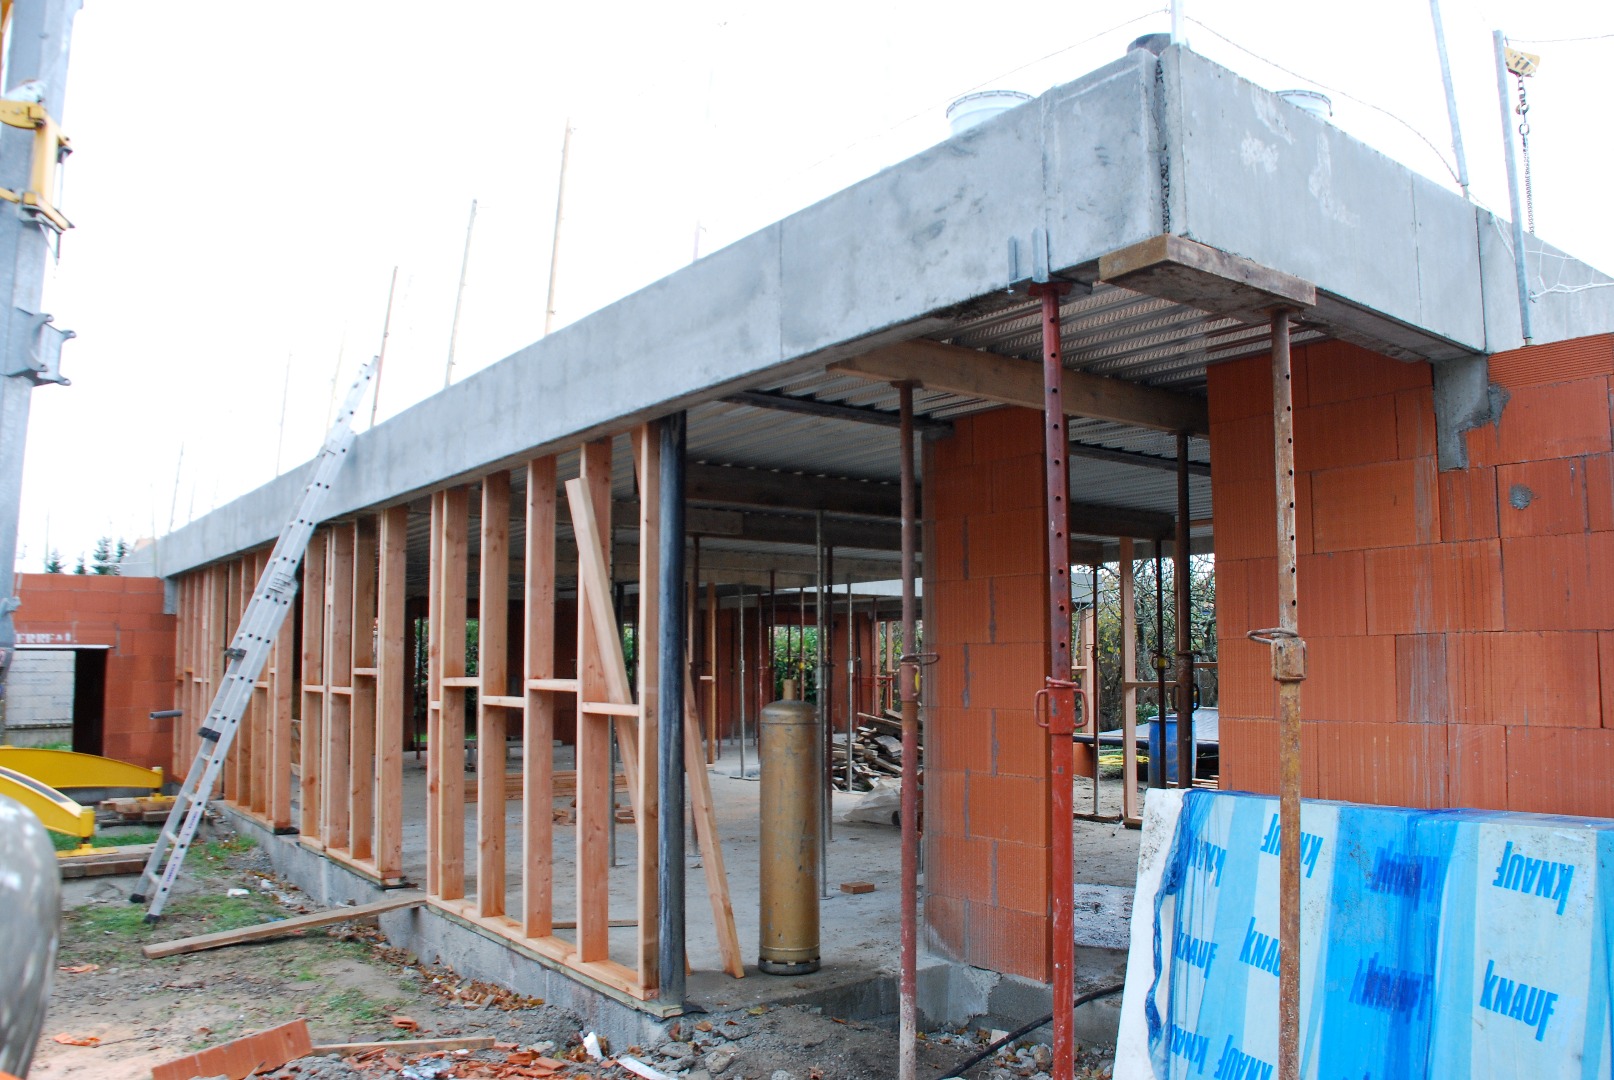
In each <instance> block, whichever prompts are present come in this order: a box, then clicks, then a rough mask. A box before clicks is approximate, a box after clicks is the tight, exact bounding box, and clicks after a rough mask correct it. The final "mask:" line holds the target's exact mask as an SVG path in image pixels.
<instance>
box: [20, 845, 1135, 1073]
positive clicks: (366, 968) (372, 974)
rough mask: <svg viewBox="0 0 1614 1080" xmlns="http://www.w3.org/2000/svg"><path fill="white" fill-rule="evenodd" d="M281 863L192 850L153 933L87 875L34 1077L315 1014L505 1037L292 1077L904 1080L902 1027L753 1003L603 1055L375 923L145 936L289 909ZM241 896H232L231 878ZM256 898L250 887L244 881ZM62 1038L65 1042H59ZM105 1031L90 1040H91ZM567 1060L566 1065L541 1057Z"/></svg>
mask: <svg viewBox="0 0 1614 1080" xmlns="http://www.w3.org/2000/svg"><path fill="white" fill-rule="evenodd" d="M267 866H268V864H267V860H266V859H264V858H263V856H262V855H261V854H260V853H258V852H257V851H256V850H255V849H253V848H252V847H251V846H250V844H248V843H246V842H244V841H236V840H233V839H230V838H228V837H226V838H223V839H219V840H214V841H212V842H210V843H206V844H200V845H198V846H197V847H196V848H193V849H192V853H191V856H190V859H189V861H188V862H187V866H186V874H185V876H184V878H183V879H182V881H183V883H184V888H183V891H182V893H181V894H180V895H177V896H176V898H175V899H174V901H173V902H172V903H171V904H170V905H169V907H168V910H167V912H166V913H165V915H164V918H163V920H162V922H161V923H160V924H159V925H158V926H157V927H155V928H150V927H147V926H146V925H145V923H144V920H143V917H142V916H143V910H142V909H141V908H140V907H137V906H135V905H132V904H130V903H128V901H127V894H128V891H129V888H130V887H131V886H132V884H133V878H116V879H109V878H102V879H88V880H87V881H83V882H78V883H69V884H71V885H73V887H72V888H71V889H69V891H68V896H67V900H66V904H65V906H67V908H68V910H66V911H65V912H64V915H63V924H62V946H61V952H60V954H59V957H58V965H59V971H58V973H57V975H56V980H55V985H54V987H53V990H52V995H51V1006H50V1011H49V1014H48V1016H47V1018H46V1027H45V1031H44V1033H43V1035H42V1037H41V1039H40V1043H39V1049H38V1052H37V1053H36V1055H35V1058H34V1064H33V1069H32V1072H31V1073H30V1075H31V1076H33V1077H36V1078H44V1080H52V1078H57V1077H61V1078H68V1077H71V1078H73V1080H132V1078H137V1077H145V1076H149V1075H150V1070H151V1068H152V1067H153V1066H154V1065H157V1064H159V1063H161V1062H164V1061H168V1060H171V1059H173V1058H176V1057H180V1056H182V1055H185V1054H189V1053H193V1052H195V1051H197V1050H201V1049H205V1048H207V1047H209V1046H214V1045H218V1044H220V1043H223V1042H227V1041H229V1040H231V1039H235V1038H238V1037H240V1036H243V1035H246V1034H249V1033H251V1032H254V1031H259V1030H263V1029H265V1028H268V1027H272V1026H275V1025H277V1024H282V1023H285V1022H287V1021H289V1020H292V1019H295V1018H298V1017H302V1018H303V1019H306V1020H307V1021H308V1025H309V1027H310V1029H311V1031H312V1034H313V1039H314V1042H315V1044H316V1045H318V1044H320V1043H334V1042H356V1041H365V1040H382V1039H401V1038H427V1037H450V1036H458V1035H465V1036H492V1037H493V1038H494V1039H496V1040H497V1048H496V1049H493V1050H486V1051H476V1052H470V1053H466V1052H463V1051H461V1052H458V1053H444V1052H439V1053H429V1054H416V1055H406V1054H393V1053H376V1054H372V1055H369V1056H366V1057H363V1058H355V1057H348V1058H346V1059H344V1058H341V1057H339V1056H325V1057H311V1058H302V1059H299V1060H298V1061H295V1062H293V1063H291V1064H290V1065H288V1066H287V1067H286V1068H284V1069H282V1070H280V1071H279V1072H276V1073H273V1074H271V1075H272V1076H275V1077H280V1078H294V1077H295V1078H298V1080H367V1078H373V1077H383V1076H398V1077H409V1078H417V1080H418V1078H424V1077H473V1078H474V1077H489V1078H501V1077H528V1076H538V1077H543V1076H551V1075H553V1076H564V1077H572V1076H577V1077H583V1076H610V1077H627V1076H629V1075H631V1074H630V1073H629V1071H628V1070H626V1069H624V1068H623V1067H622V1066H621V1065H619V1064H617V1063H616V1060H615V1058H614V1057H613V1056H612V1055H631V1056H633V1057H635V1058H637V1059H638V1060H639V1061H642V1062H644V1063H646V1064H648V1065H650V1066H651V1067H653V1068H654V1069H657V1070H660V1071H661V1072H663V1073H665V1074H668V1075H672V1076H683V1077H687V1078H688V1080H709V1078H710V1077H722V1078H723V1080H738V1078H744V1080H786V1078H787V1077H788V1078H792V1080H828V1078H841V1077H854V1078H855V1077H870V1078H874V1077H891V1076H895V1075H896V1073H897V1058H896V1055H897V1039H896V1036H895V1034H894V1033H893V1032H892V1031H890V1030H887V1029H885V1028H882V1027H880V1026H878V1025H871V1024H862V1023H857V1022H848V1021H844V1020H841V1019H838V1018H835V1017H831V1016H825V1015H823V1014H821V1013H819V1012H817V1011H815V1010H813V1009H809V1008H803V1007H789V1008H769V1007H762V1006H759V1007H754V1008H750V1009H741V1010H736V1011H734V1012H714V1013H712V1014H710V1015H704V1016H699V1015H697V1016H688V1017H685V1018H684V1019H683V1020H682V1021H681V1022H680V1023H679V1024H678V1025H677V1027H676V1028H674V1029H673V1031H672V1032H671V1037H670V1038H669V1039H667V1040H665V1041H663V1042H662V1043H661V1044H660V1045H657V1046H648V1047H606V1048H604V1050H605V1054H606V1058H605V1060H603V1061H602V1060H594V1059H591V1058H590V1057H589V1055H588V1053H587V1051H586V1050H585V1049H584V1047H583V1045H582V1042H583V1035H584V1033H583V1032H581V1031H580V1030H579V1027H578V1022H577V1020H576V1019H575V1018H573V1017H571V1016H569V1015H567V1014H566V1013H564V1012H562V1011H561V1010H559V1009H556V1008H553V1007H551V1006H548V1005H545V1004H544V1003H542V1002H540V1001H537V1000H535V999H523V998H518V997H516V996H514V995H512V994H510V993H508V992H507V991H504V990H502V989H499V988H497V987H492V986H489V985H487V984H483V983H476V982H473V981H469V980H463V979H461V978H459V977H458V976H456V975H455V974H454V973H453V972H452V971H450V970H448V969H446V968H440V967H427V966H423V965H421V964H420V963H419V962H418V961H417V960H416V958H415V957H413V956H411V955H409V954H407V953H405V952H403V951H402V950H399V949H396V948H394V947H392V946H390V945H389V944H388V943H387V942H386V941H385V940H383V939H382V938H381V937H380V935H379V932H378V931H377V930H376V929H375V928H374V927H373V926H368V927H366V926H361V925H348V926H341V927H334V928H331V929H329V930H316V931H309V932H306V933H304V934H303V935H301V936H297V937H290V938H284V939H280V940H276V941H269V942H262V943H257V944H248V945H238V946H234V947H231V948H225V949H218V950H214V951H210V952H203V953H197V954H194V955H191V956H178V957H171V958H166V959H161V960H147V959H145V958H144V957H143V956H142V954H141V952H140V947H141V946H142V945H143V944H145V943H146V942H148V941H153V940H167V939H172V938H179V937H187V936H190V935H193V934H199V933H208V932H212V931H216V930H223V929H228V928H232V927H237V926H245V925H252V924H255V923H259V922H264V921H268V920H270V919H275V918H284V917H286V916H288V915H291V914H297V913H298V912H299V911H300V910H305V909H306V905H305V904H304V903H303V902H302V897H301V894H300V893H299V892H297V890H296V889H295V888H293V887H291V886H289V885H286V884H284V883H282V882H279V881H277V880H275V879H274V877H273V876H272V875H271V874H270V873H269V872H268V869H267ZM232 889H234V890H237V893H238V894H237V895H235V896H231V895H229V893H230V890H232ZM243 890H244V891H245V895H240V894H239V893H240V892H241V891H243ZM59 1040H65V1041H59ZM985 1041H986V1033H985V1032H975V1031H965V1032H951V1031H942V1032H928V1033H926V1035H925V1038H924V1039H923V1041H922V1042H921V1043H920V1047H919V1070H918V1071H919V1075H920V1077H921V1078H923V1080H932V1078H936V1077H944V1076H950V1075H953V1073H952V1069H953V1068H955V1067H956V1066H957V1065H959V1064H960V1063H962V1062H963V1061H964V1060H965V1059H967V1058H968V1057H970V1056H972V1054H973V1053H974V1052H975V1051H976V1050H977V1049H979V1048H980V1047H981V1046H982V1045H983V1043H984V1042H985ZM81 1043H90V1045H79V1044H81ZM1109 1057H1110V1050H1109V1048H1107V1047H1097V1048H1086V1049H1084V1053H1083V1054H1082V1056H1081V1058H1080V1059H1079V1062H1078V1068H1077V1076H1078V1077H1090V1078H1095V1080H1097V1078H1107V1077H1108V1076H1109V1075H1110V1073H1109V1068H1108V1065H1109V1062H1108V1058H1109ZM540 1059H547V1060H550V1061H554V1062H557V1063H559V1064H560V1067H559V1068H557V1069H555V1070H554V1071H547V1070H548V1069H549V1067H548V1066H545V1065H542V1064H539V1063H538V1062H539V1061H540ZM1048 1061H1049V1055H1048V1052H1047V1050H1046V1048H1045V1047H1043V1046H1040V1045H1038V1044H1035V1043H1031V1042H1022V1043H1019V1044H1016V1046H1015V1047H1013V1048H1011V1049H1006V1050H1004V1051H1001V1052H999V1053H998V1054H997V1055H995V1057H994V1058H993V1059H992V1060H990V1061H987V1062H983V1063H981V1064H980V1065H978V1066H976V1067H975V1068H973V1069H972V1070H971V1071H970V1073H969V1075H970V1076H972V1077H977V1078H981V1077H989V1078H992V1080H1008V1078H1009V1077H1019V1076H1026V1077H1031V1076H1037V1075H1039V1074H1044V1073H1046V1070H1047V1066H1048Z"/></svg>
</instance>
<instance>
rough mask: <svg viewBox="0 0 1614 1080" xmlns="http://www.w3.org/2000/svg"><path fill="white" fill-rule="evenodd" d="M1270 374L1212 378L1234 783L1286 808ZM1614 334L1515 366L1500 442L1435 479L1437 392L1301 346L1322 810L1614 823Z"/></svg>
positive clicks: (1482, 443)
mask: <svg viewBox="0 0 1614 1080" xmlns="http://www.w3.org/2000/svg"><path fill="white" fill-rule="evenodd" d="M1268 372H1269V367H1268V364H1267V361H1266V359H1265V358H1256V359H1252V360H1246V361H1239V362H1237V363H1233V364H1227V365H1222V366H1219V367H1215V368H1212V369H1211V372H1210V410H1211V459H1212V484H1213V486H1214V487H1213V489H1214V495H1215V506H1216V523H1217V530H1216V554H1217V576H1218V588H1217V634H1218V637H1219V639H1220V650H1221V654H1220V660H1221V710H1222V742H1223V747H1222V783H1223V786H1224V787H1237V788H1246V789H1251V790H1257V791H1272V790H1275V788H1276V784H1277V763H1276V750H1275V745H1274V725H1273V721H1272V719H1271V717H1272V705H1273V691H1272V682H1271V677H1270V666H1269V660H1268V654H1267V650H1266V648H1265V647H1264V646H1258V645H1255V644H1253V643H1251V642H1249V641H1247V640H1246V639H1245V636H1244V635H1245V631H1247V630H1249V629H1252V628H1259V627H1264V626H1269V625H1272V624H1273V623H1274V622H1275V621H1276V604H1277V600H1276V584H1275V573H1276V568H1275V561H1274V553H1275V550H1276V540H1275V532H1276V529H1275V526H1274V518H1273V494H1272V480H1271V469H1272V404H1271V386H1270V376H1269V374H1268ZM1611 376H1614V337H1611V336H1607V335H1604V336H1599V337H1592V338H1582V339H1579V340H1576V341H1570V342H1562V343H1558V344H1555V345H1550V346H1541V347H1535V348H1529V349H1522V350H1519V351H1517V352H1512V353H1504V354H1499V355H1497V356H1495V357H1493V358H1492V359H1491V379H1492V381H1494V382H1496V383H1498V384H1499V385H1501V386H1503V387H1504V388H1506V389H1507V391H1508V392H1509V393H1510V394H1511V399H1510V400H1509V402H1508V404H1507V406H1506V407H1505V408H1504V410H1503V413H1502V419H1501V422H1500V423H1499V424H1497V425H1489V426H1486V427H1484V428H1481V429H1479V430H1476V431H1473V432H1470V433H1468V435H1467V441H1468V451H1469V461H1470V465H1469V467H1468V468H1467V469H1463V470H1454V471H1451V472H1445V473H1441V472H1438V471H1437V468H1436V461H1435V448H1434V431H1435V424H1434V411H1433V403H1432V395H1431V373H1430V368H1429V366H1428V365H1427V364H1403V363H1399V362H1397V361H1394V360H1390V359H1386V358H1384V357H1381V356H1377V355H1375V354H1373V353H1369V352H1366V351H1365V350H1362V349H1357V348H1355V347H1353V346H1350V345H1345V344H1342V343H1338V342H1328V343H1322V344H1316V345H1310V346H1306V347H1304V348H1300V349H1297V350H1295V376H1294V400H1295V453H1296V468H1297V473H1298V476H1297V494H1298V502H1299V505H1298V507H1297V510H1298V517H1299V530H1298V534H1297V542H1298V544H1299V550H1300V567H1299V574H1300V629H1301V632H1302V633H1303V634H1304V636H1305V637H1306V640H1307V642H1308V646H1309V658H1310V678H1308V679H1307V680H1306V683H1305V685H1304V691H1303V705H1302V711H1303V713H1304V715H1305V718H1306V726H1305V734H1304V739H1303V747H1302V752H1303V764H1302V768H1303V776H1304V789H1305V794H1307V795H1308V796H1316V797H1321V798H1331V799H1346V800H1351V801H1358V802H1374V803H1389V804H1402V805H1409V806H1430V807H1460V806H1473V807H1484V808H1489V809H1505V810H1529V811H1550V812H1555V813H1568V814H1586V815H1597V816H1614V785H1611V784H1609V783H1608V782H1607V780H1606V777H1607V776H1608V775H1609V774H1610V772H1611V770H1614V691H1611V690H1610V687H1614V455H1611V453H1610V451H1611V442H1610V406H1609V400H1610V391H1611V386H1610V381H1611V379H1610V377H1611Z"/></svg>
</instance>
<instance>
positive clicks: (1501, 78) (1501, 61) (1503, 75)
mask: <svg viewBox="0 0 1614 1080" xmlns="http://www.w3.org/2000/svg"><path fill="white" fill-rule="evenodd" d="M1491 45H1492V48H1493V50H1494V51H1495V53H1496V97H1497V101H1498V102H1499V103H1500V104H1501V106H1502V156H1503V158H1505V159H1506V161H1507V166H1508V204H1509V208H1510V210H1511V211H1512V214H1513V278H1514V281H1516V282H1517V283H1518V288H1519V334H1520V336H1521V337H1523V338H1524V343H1525V344H1526V345H1528V344H1530V342H1531V340H1532V338H1533V337H1534V335H1533V334H1532V333H1531V331H1530V283H1529V280H1528V277H1527V274H1526V272H1525V265H1524V217H1523V213H1524V211H1523V209H1522V208H1521V207H1520V205H1519V164H1518V162H1517V161H1516V160H1514V157H1513V117H1512V114H1510V113H1509V112H1508V62H1507V38H1506V37H1505V36H1504V35H1503V33H1502V31H1500V30H1496V31H1493V32H1492V34H1491ZM1275 325H1276V323H1274V326H1275ZM1285 325H1288V324H1287V322H1285ZM1274 348H1276V346H1274Z"/></svg>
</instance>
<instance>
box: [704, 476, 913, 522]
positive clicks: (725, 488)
mask: <svg viewBox="0 0 1614 1080" xmlns="http://www.w3.org/2000/svg"><path fill="white" fill-rule="evenodd" d="M685 494H686V496H687V497H688V498H689V500H690V501H691V502H697V503H707V504H711V505H717V506H756V507H765V508H771V509H779V510H798V511H801V510H822V511H824V512H825V513H830V514H843V515H846V516H849V517H874V518H900V517H901V516H902V496H901V491H900V489H899V488H898V486H897V485H896V484H886V483H881V482H880V481H877V480H850V479H846V478H844V477H838V476H814V475H812V474H810V473H792V472H784V471H775V470H772V469H748V468H744V467H742V466H737V465H712V464H709V463H702V464H696V463H693V462H692V463H690V465H689V466H688V472H687V486H686V487H685Z"/></svg>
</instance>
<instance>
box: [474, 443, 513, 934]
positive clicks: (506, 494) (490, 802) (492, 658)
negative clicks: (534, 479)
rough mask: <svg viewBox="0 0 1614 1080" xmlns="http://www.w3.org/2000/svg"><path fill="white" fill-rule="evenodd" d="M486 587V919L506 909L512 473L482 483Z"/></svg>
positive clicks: (481, 873)
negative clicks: (496, 699) (499, 701)
mask: <svg viewBox="0 0 1614 1080" xmlns="http://www.w3.org/2000/svg"><path fill="white" fill-rule="evenodd" d="M481 539H482V550H481V574H482V576H481V582H480V592H479V599H478V608H477V610H478V612H479V616H478V627H477V660H476V670H477V674H478V675H480V676H481V687H480V692H479V693H478V694H477V715H476V745H477V753H476V764H477V769H476V788H477V800H478V802H477V815H476V818H477V820H476V849H477V853H476V907H477V914H478V915H480V916H482V917H483V918H491V917H493V916H495V915H503V914H504V908H505V899H504V893H505V826H504V771H505V739H506V736H507V732H508V727H507V725H508V722H509V721H508V715H509V714H508V713H506V712H505V710H504V709H503V708H502V707H498V706H494V705H490V704H489V702H488V694H489V693H494V694H503V693H504V692H505V690H506V689H507V688H508V687H507V684H508V682H509V678H508V675H509V670H508V664H507V659H506V658H507V656H508V648H509V640H508V638H509V632H508V631H509V628H508V619H509V604H510V474H509V473H506V472H496V473H491V474H489V475H488V476H484V477H483V478H482V537H481Z"/></svg>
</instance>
